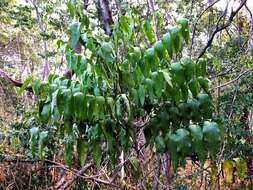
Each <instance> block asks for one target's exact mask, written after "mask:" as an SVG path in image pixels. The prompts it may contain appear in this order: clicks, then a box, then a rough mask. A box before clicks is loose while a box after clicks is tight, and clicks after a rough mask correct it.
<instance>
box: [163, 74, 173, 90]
mask: <svg viewBox="0 0 253 190" xmlns="http://www.w3.org/2000/svg"><path fill="white" fill-rule="evenodd" d="M161 72H162V73H163V77H164V79H165V81H166V82H167V84H168V85H169V86H170V87H173V85H172V82H171V77H170V75H169V72H168V71H166V70H162V71H161Z"/></svg>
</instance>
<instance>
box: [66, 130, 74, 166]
mask: <svg viewBox="0 0 253 190" xmlns="http://www.w3.org/2000/svg"><path fill="white" fill-rule="evenodd" d="M73 151H74V142H73V139H72V137H71V136H70V135H67V136H66V137H65V142H64V160H65V162H66V164H67V166H68V167H71V165H72V156H73Z"/></svg>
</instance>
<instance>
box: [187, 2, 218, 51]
mask: <svg viewBox="0 0 253 190" xmlns="http://www.w3.org/2000/svg"><path fill="white" fill-rule="evenodd" d="M219 1H220V0H216V1H214V2H213V3H211V4H210V5H209V6H207V7H206V8H205V10H204V11H202V12H201V13H200V14H199V16H198V18H197V20H196V22H195V23H194V25H193V29H192V39H191V45H190V52H192V47H193V43H194V38H195V34H196V27H197V24H198V21H199V19H200V18H201V17H202V16H203V15H204V13H205V12H206V11H207V10H208V9H210V8H211V7H212V6H214V5H215V4H216V3H218V2H219ZM190 54H191V53H190Z"/></svg>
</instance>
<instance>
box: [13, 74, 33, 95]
mask: <svg viewBox="0 0 253 190" xmlns="http://www.w3.org/2000/svg"><path fill="white" fill-rule="evenodd" d="M32 80H33V76H32V75H31V76H29V77H27V78H26V79H25V81H24V82H23V84H22V86H21V88H20V89H19V90H18V92H17V94H18V95H19V96H20V95H21V94H22V93H23V92H24V91H25V90H26V89H27V87H28V85H29V84H30V83H31V82H32Z"/></svg>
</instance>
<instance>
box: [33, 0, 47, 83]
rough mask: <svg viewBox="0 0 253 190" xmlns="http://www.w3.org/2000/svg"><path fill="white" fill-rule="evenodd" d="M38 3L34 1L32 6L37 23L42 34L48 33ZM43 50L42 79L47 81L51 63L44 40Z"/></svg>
mask: <svg viewBox="0 0 253 190" xmlns="http://www.w3.org/2000/svg"><path fill="white" fill-rule="evenodd" d="M36 3H37V2H36V1H35V0H33V1H32V4H33V7H34V9H35V12H36V17H37V23H38V25H39V29H40V32H41V33H46V28H45V26H44V23H43V20H42V18H41V14H40V12H39V9H38V6H37V5H36ZM43 48H44V68H43V75H42V78H43V80H45V79H46V78H47V77H48V74H49V62H48V45H47V40H45V39H43Z"/></svg>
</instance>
